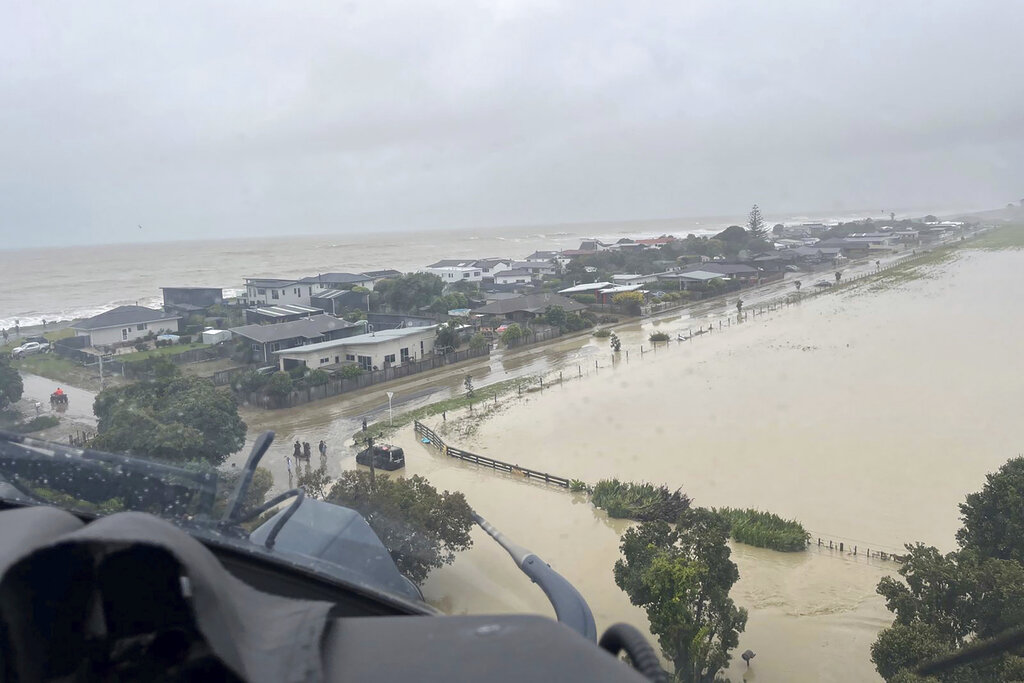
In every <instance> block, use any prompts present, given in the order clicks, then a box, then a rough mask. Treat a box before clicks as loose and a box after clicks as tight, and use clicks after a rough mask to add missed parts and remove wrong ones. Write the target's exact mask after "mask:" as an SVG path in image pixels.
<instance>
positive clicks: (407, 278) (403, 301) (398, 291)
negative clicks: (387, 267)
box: [374, 273, 444, 311]
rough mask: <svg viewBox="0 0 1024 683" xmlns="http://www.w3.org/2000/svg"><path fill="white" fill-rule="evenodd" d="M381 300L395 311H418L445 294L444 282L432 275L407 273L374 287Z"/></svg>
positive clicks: (383, 281)
mask: <svg viewBox="0 0 1024 683" xmlns="http://www.w3.org/2000/svg"><path fill="white" fill-rule="evenodd" d="M374 291H375V292H377V293H379V294H380V296H381V300H382V301H383V303H384V304H386V305H387V307H388V308H389V309H391V310H393V311H417V310H419V309H421V308H423V307H424V306H429V305H430V304H431V303H432V302H433V301H434V299H436V298H437V297H439V296H441V295H442V294H444V282H443V281H442V280H441V278H439V277H438V276H437V275H432V274H431V273H407V274H405V275H402V276H400V277H397V278H394V279H385V280H381V281H380V282H378V283H377V284H375V285H374Z"/></svg>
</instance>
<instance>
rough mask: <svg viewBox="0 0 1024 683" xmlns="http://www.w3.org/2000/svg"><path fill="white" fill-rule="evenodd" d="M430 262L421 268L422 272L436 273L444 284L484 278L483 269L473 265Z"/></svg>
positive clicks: (476, 280) (477, 280) (475, 280)
mask: <svg viewBox="0 0 1024 683" xmlns="http://www.w3.org/2000/svg"><path fill="white" fill-rule="evenodd" d="M444 263H446V261H438V264H444ZM458 263H459V264H463V263H475V261H472V260H470V261H465V262H463V261H460V262H458ZM438 264H431V265H429V266H427V267H426V268H424V269H423V272H425V273H430V274H431V275H437V276H438V277H439V278H441V280H442V281H443V282H444V283H445V284H446V285H450V284H454V283H456V282H480V281H482V280H483V279H484V271H483V269H481V268H478V267H476V266H475V265H438Z"/></svg>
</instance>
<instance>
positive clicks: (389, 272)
mask: <svg viewBox="0 0 1024 683" xmlns="http://www.w3.org/2000/svg"><path fill="white" fill-rule="evenodd" d="M363 275H365V276H366V277H368V278H370V279H371V280H373V281H374V282H375V283H376V282H379V281H380V280H394V279H396V278H400V277H402V272H401V271H399V270H395V269H394V268H385V269H384V270H368V271H366V272H365V273H363ZM370 289H373V288H372V287H370Z"/></svg>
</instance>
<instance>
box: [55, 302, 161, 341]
mask: <svg viewBox="0 0 1024 683" xmlns="http://www.w3.org/2000/svg"><path fill="white" fill-rule="evenodd" d="M180 319H181V316H177V315H172V314H170V313H164V312H163V311H157V310H154V309H152V308H146V307H145V306H118V307H117V308H115V309H113V310H110V311H107V312H106V313H100V314H99V315H94V316H93V317H91V318H86V319H85V320H82V321H79V322H77V323H75V324H74V325H72V326H71V329H73V330H74V331H75V335H76V336H79V337H89V345H90V346H113V345H114V344H121V343H123V342H132V341H135V340H136V339H141V338H142V337H145V336H146V335H147V334H149V333H150V332H156V333H159V332H160V331H165V332H177V331H178V321H179V320H180Z"/></svg>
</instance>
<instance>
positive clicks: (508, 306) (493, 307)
mask: <svg viewBox="0 0 1024 683" xmlns="http://www.w3.org/2000/svg"><path fill="white" fill-rule="evenodd" d="M548 306H561V307H562V308H563V309H564V310H566V311H582V310H583V309H585V308H586V306H584V305H583V304H580V303H577V302H575V301H573V300H572V299H570V298H569V297H566V296H562V295H561V294H550V293H547V292H545V293H541V294H527V295H526V296H517V297H515V298H514V299H500V300H498V301H492V302H491V303H489V304H487V305H486V306H481V307H480V308H475V309H473V313H479V314H481V315H505V314H506V313H515V312H517V311H525V312H527V313H538V312H541V311H543V310H545V309H546V308H547V307H548Z"/></svg>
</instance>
